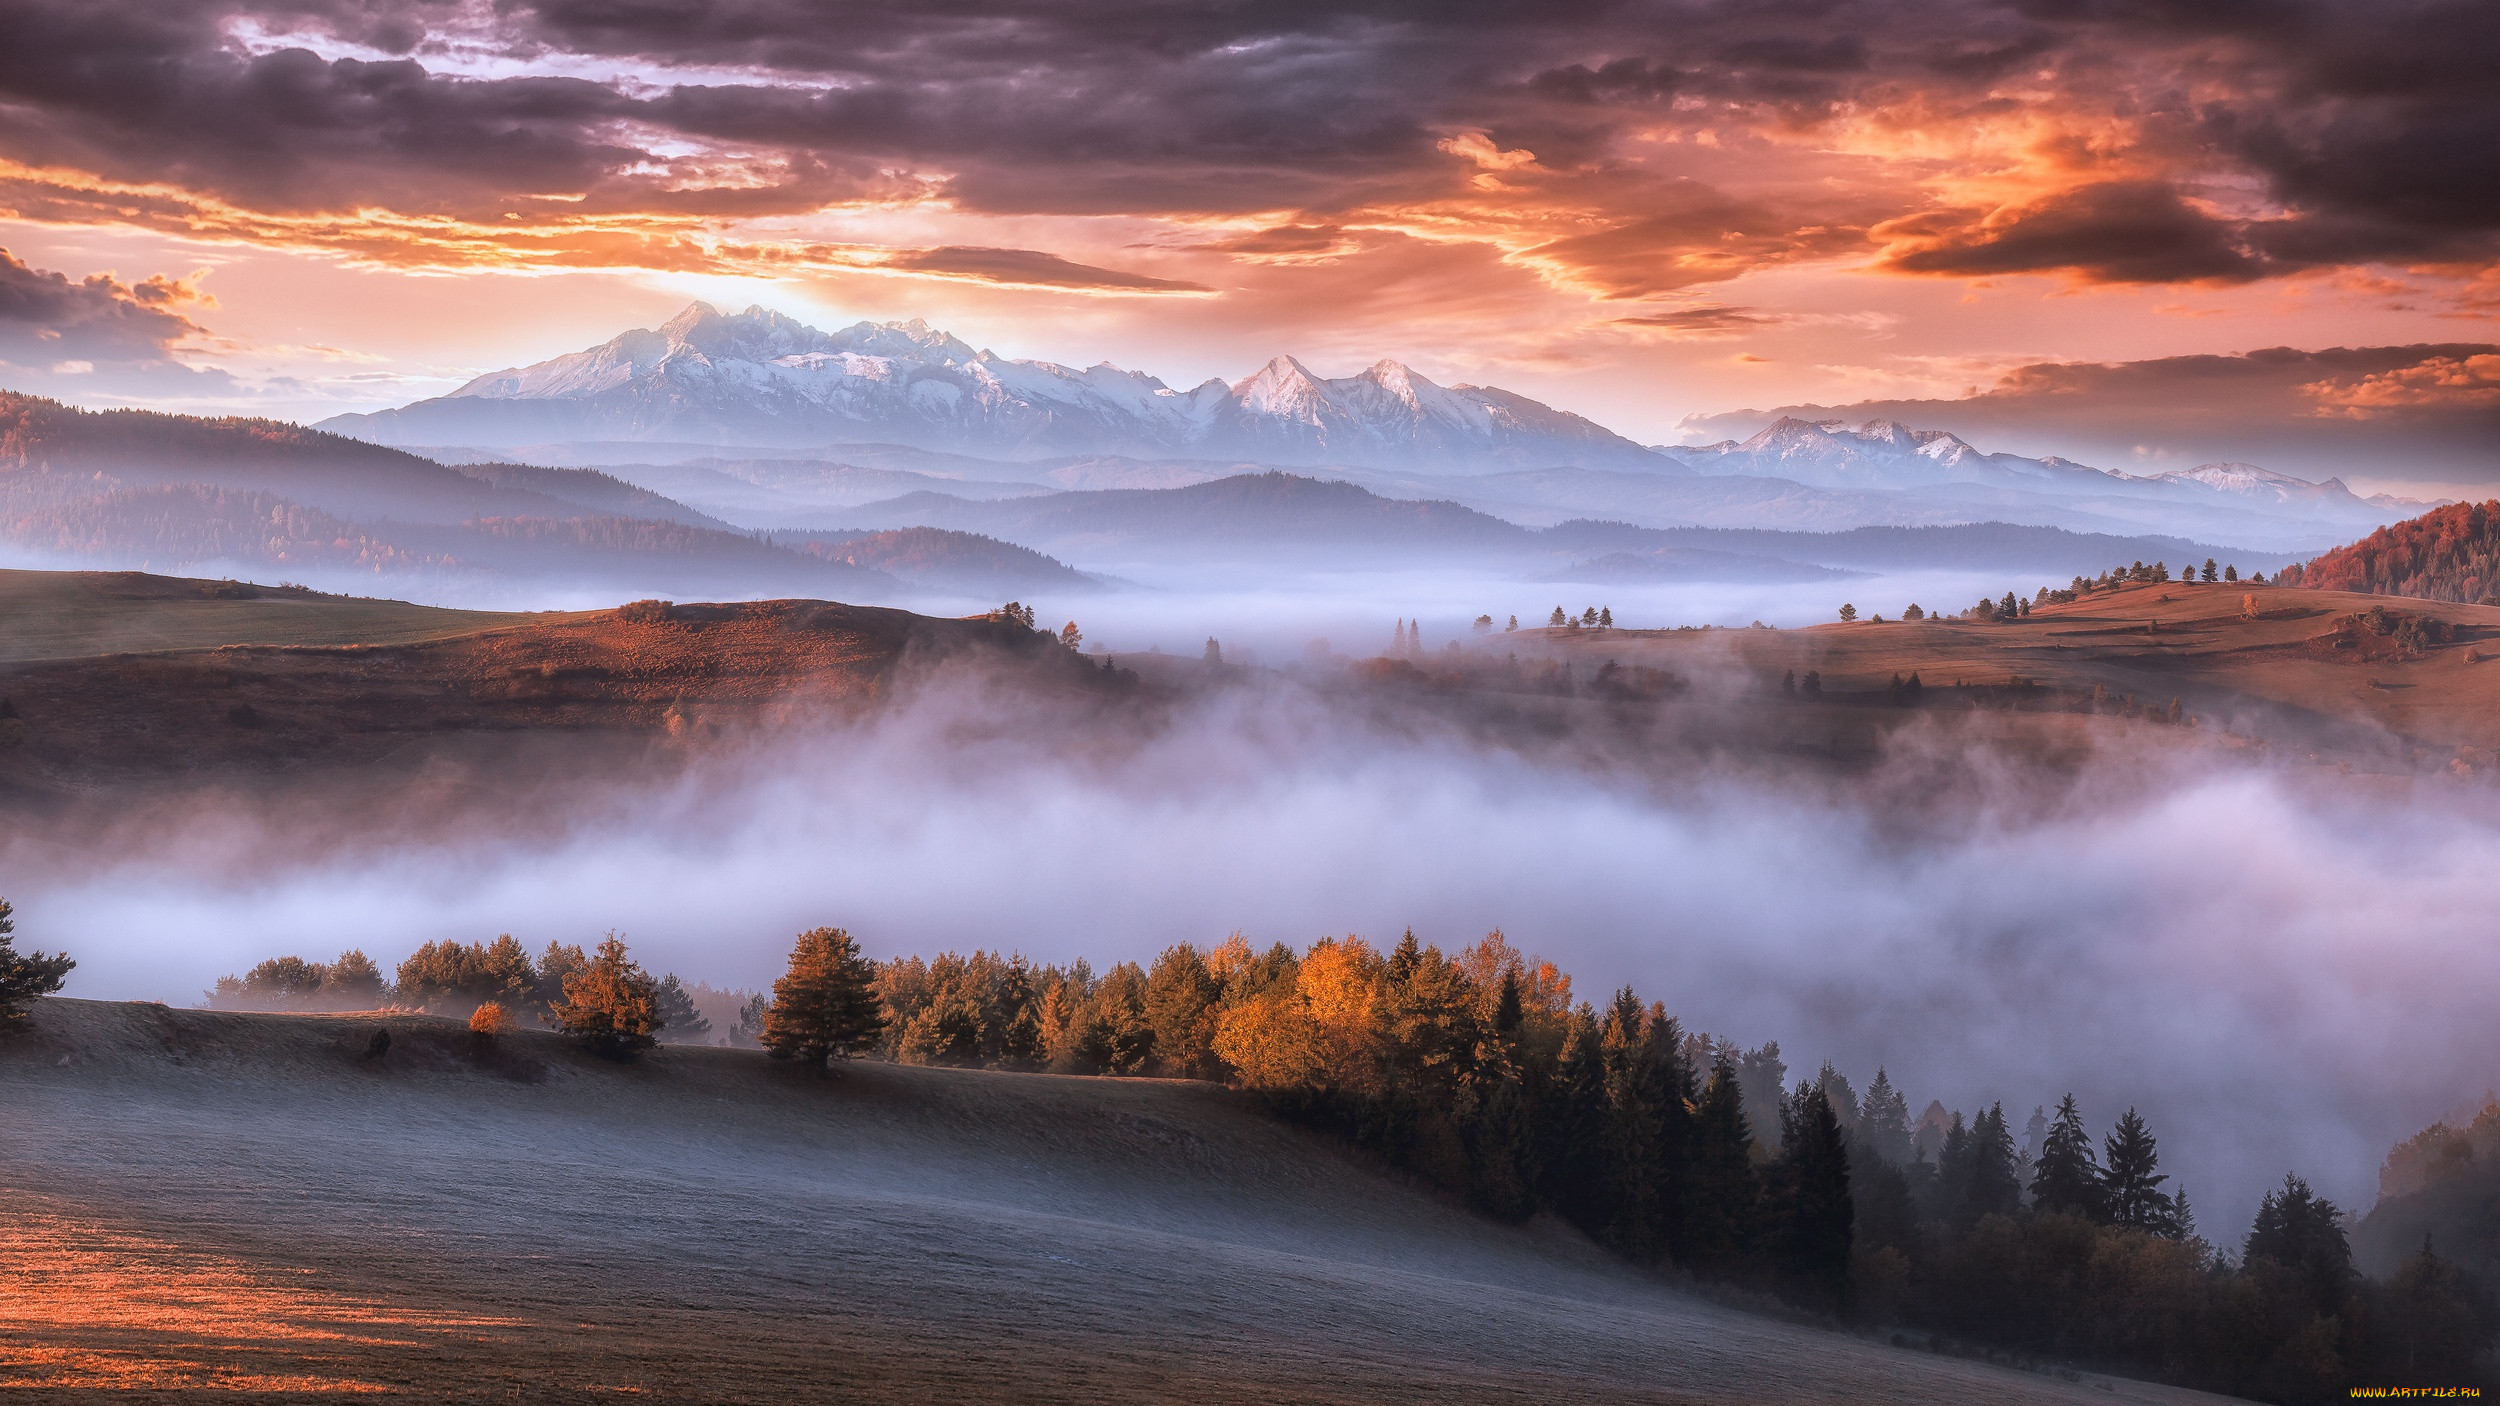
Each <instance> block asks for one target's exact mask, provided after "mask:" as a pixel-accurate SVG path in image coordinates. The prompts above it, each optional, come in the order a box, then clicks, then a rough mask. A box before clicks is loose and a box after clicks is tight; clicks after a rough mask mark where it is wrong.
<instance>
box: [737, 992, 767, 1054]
mask: <svg viewBox="0 0 2500 1406" xmlns="http://www.w3.org/2000/svg"><path fill="white" fill-rule="evenodd" d="M772 1003H773V998H772V997H770V996H767V995H765V994H764V993H763V992H761V991H758V992H756V993H755V994H754V995H752V996H749V997H747V999H746V1004H744V1005H742V1006H740V1007H738V1023H737V1025H735V1026H733V1027H732V1028H731V1029H730V1032H729V1043H730V1044H732V1045H735V1046H737V1047H738V1048H740V1049H744V1050H757V1049H762V1048H763V1047H764V1012H765V1011H766V1010H767V1009H769V1008H770V1007H771V1005H772Z"/></svg>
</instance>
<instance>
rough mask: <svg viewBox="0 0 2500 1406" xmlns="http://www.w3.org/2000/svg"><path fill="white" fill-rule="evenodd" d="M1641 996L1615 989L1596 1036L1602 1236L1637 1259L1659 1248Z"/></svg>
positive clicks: (1652, 1097) (1654, 1124)
mask: <svg viewBox="0 0 2500 1406" xmlns="http://www.w3.org/2000/svg"><path fill="white" fill-rule="evenodd" d="M1643 1033H1644V1032H1643V1030H1642V1016H1641V1003H1640V998H1639V997H1637V996H1635V995H1633V994H1632V988H1631V987H1629V986H1627V987H1624V988H1623V989H1622V990H1620V991H1618V992H1616V993H1615V999H1614V1003H1613V1005H1611V1006H1610V1007H1608V1008H1607V1011H1606V1024H1605V1026H1604V1028H1603V1029H1602V1030H1601V1032H1600V1033H1599V1036H1598V1051H1599V1056H1600V1058H1601V1059H1602V1061H1603V1062H1604V1065H1605V1070H1606V1203H1607V1204H1606V1239H1607V1241H1608V1243H1610V1244H1612V1245H1613V1246H1614V1247H1615V1248H1616V1249H1617V1250H1619V1251H1621V1252H1623V1253H1624V1254H1626V1255H1628V1256H1630V1257H1632V1258H1633V1259H1636V1260H1647V1259H1651V1258H1654V1257H1655V1256H1656V1255H1657V1254H1658V1253H1659V1251H1660V1250H1661V1249H1662V1248H1663V1246H1662V1243H1661V1239H1662V1238H1661V1236H1660V1234H1659V1231H1660V1226H1659V1224H1658V1215H1657V1213H1658V1209H1659V1196H1658V1183H1659V1170H1660V1168H1659V1165H1658V1153H1659V1145H1658V1135H1659V1131H1660V1129H1659V1117H1658V1112H1659V1110H1658V1104H1659V1098H1658V1089H1657V1087H1656V1081H1655V1080H1653V1079H1652V1078H1651V1073H1652V1070H1651V1067H1650V1062H1649V1059H1648V1057H1647V1048H1646V1046H1647V1042H1646V1041H1645V1040H1644V1039H1643V1038H1642V1037H1643Z"/></svg>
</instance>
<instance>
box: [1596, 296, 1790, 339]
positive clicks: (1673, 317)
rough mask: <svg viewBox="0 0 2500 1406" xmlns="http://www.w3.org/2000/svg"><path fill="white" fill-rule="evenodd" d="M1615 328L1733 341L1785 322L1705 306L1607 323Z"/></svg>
mask: <svg viewBox="0 0 2500 1406" xmlns="http://www.w3.org/2000/svg"><path fill="white" fill-rule="evenodd" d="M1608 320H1609V321H1610V322H1612V323H1613V324H1614V325H1615V326H1617V327H1652V328H1656V329H1658V330H1659V331H1662V332H1670V333H1677V334H1680V335H1683V336H1687V337H1733V336H1736V335H1738V334H1740V333H1745V332H1751V331H1753V330H1755V329H1757V328H1762V327H1776V326H1778V325H1779V324H1780V323H1782V322H1785V321H1787V320H1788V319H1786V318H1784V317H1782V316H1780V315H1779V314H1777V313H1768V312H1764V311H1762V310H1761V309H1759V308H1737V307H1729V306H1727V305H1726V304H1724V303H1704V304H1702V305H1700V306H1698V307H1689V308H1677V309H1675V310H1673V311H1671V312H1654V313H1644V314H1642V315H1640V316H1638V317H1617V318H1610V319H1608Z"/></svg>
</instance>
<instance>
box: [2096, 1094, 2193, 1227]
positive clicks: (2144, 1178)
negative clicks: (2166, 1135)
mask: <svg viewBox="0 0 2500 1406" xmlns="http://www.w3.org/2000/svg"><path fill="white" fill-rule="evenodd" d="M2102 1155H2103V1158H2104V1169H2103V1171H2102V1172H2101V1196H2102V1200H2103V1203H2104V1205H2105V1206H2106V1208H2107V1209H2106V1214H2107V1216H2108V1218H2109V1223H2110V1224H2112V1225H2119V1226H2125V1227H2127V1228H2128V1229H2130V1230H2145V1231H2150V1232H2152V1233H2153V1234H2155V1235H2168V1236H2176V1235H2177V1234H2178V1232H2179V1223H2178V1207H2177V1206H2176V1205H2175V1204H2173V1203H2172V1201H2171V1199H2170V1196H2169V1194H2168V1193H2167V1192H2165V1191H2163V1190H2162V1189H2161V1184H2162V1183H2163V1182H2165V1181H2168V1180H2170V1178H2168V1177H2166V1176H2163V1175H2162V1174H2161V1172H2160V1170H2159V1169H2160V1166H2161V1154H2160V1153H2159V1152H2158V1151H2157V1150H2156V1149H2155V1148H2154V1146H2153V1134H2152V1131H2151V1130H2150V1129H2148V1128H2146V1127H2145V1126H2144V1119H2143V1118H2142V1117H2141V1116H2139V1115H2138V1114H2137V1113H2136V1111H2135V1110H2134V1109H2132V1108H2130V1109H2128V1110H2127V1111H2126V1114H2125V1116H2123V1117H2121V1118H2120V1119H2119V1120H2118V1126H2117V1127H2115V1128H2113V1129H2111V1130H2110V1134H2109V1137H2108V1138H2107V1139H2106V1140H2105V1141H2104V1142H2103V1143H2102Z"/></svg>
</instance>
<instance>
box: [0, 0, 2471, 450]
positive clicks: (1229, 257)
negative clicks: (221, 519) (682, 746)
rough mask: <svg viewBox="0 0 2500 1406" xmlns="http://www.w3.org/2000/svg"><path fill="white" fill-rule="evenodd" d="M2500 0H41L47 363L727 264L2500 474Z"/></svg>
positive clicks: (196, 397)
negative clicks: (643, 0)
mask: <svg viewBox="0 0 2500 1406" xmlns="http://www.w3.org/2000/svg"><path fill="white" fill-rule="evenodd" d="M2495 65H2500V9H2496V8H2495V7H2493V6H2491V5H2489V4H2487V3H2482V2H2481V0H2393V3H2384V4H2368V5H2363V4H2358V3H2347V4H2337V3H2324V2H2323V0H2307V2H2306V3H2303V2H2301V0H2285V2H2284V3H2269V2H2268V0H1933V2H1932V3H1920V4H1909V3H1906V0H1718V2H1716V3H1710V2H1686V0H1666V2H1663V3H1662V2H1660V0H1625V2H1624V3H1606V2H1605V0H1553V3H1546V4H1540V5H1534V6H1521V5H1516V4H1481V3H1470V2H1469V0H1431V3H1422V0H1373V3H1360V0H1358V2H1357V3H1328V4H1310V3H1291V2H1288V3H1268V4H1259V5H1248V4H1234V3H1225V4H1212V3H1192V4H1176V3H1157V2H1156V0H1118V3H1113V0H1021V2H1020V3H1016V4H1000V3H995V0H989V2H988V3H984V2H983V0H922V3H915V4H911V5H890V4H887V5H867V4H842V3H815V4H810V3H801V2H800V0H719V3H713V4H708V5H700V6H692V5H689V6H660V5H627V4H616V3H612V2H611V0H542V2H540V3H531V0H443V2H442V3H429V2H428V0H267V3H229V2H228V0H204V2H203V3H196V4H184V5H179V6H174V5H164V4H161V3H150V0H76V2H75V3H71V0H0V247H4V248H5V249H6V250H7V251H8V253H7V255H6V256H5V258H0V385H6V386H8V387H10V388H13V389H20V390H28V391H35V392H39V393H43V394H49V395H57V396H61V397H64V398H67V399H71V400H73V401H76V402H79V403H82V404H90V405H107V404H145V405H153V406H159V407H162V408H169V409H183V410H195V411H216V412H221V413H223V412H249V413H260V414H270V415H276V416H282V417H287V418H302V419H313V418H318V417H320V416H323V415H327V414H331V413H336V412H338V411H341V410H351V409H372V408H378V407H380V406H384V405H391V404H399V403H404V402H406V401H408V400H412V399H417V398H421V397H423V396H426V395H432V394H439V393H442V392H443V391H446V390H448V389H451V388H452V387H454V386H456V385H458V384H459V383H460V382H461V381H463V380H465V379H467V378H468V377H470V376H472V375H475V374H477V373H480V372H483V371H487V370H493V369H497V368H500V367H504V366H510V365H516V364H526V363H528V362H531V361H535V360H539V359H542V358H544V357H547V356H550V355H554V354H557V353H560V352H565V351H571V350H576V349H578V348H581V347H583V346H587V345H591V344H594V343H597V342H600V341H604V340H606V339H607V338H608V337H610V336H613V335H614V334H615V333H617V332H619V331H622V330H625V329H626V328H629V327H635V326H650V325H654V324H656V323H658V322H660V321H662V320H664V319H665V318H667V317H668V316H669V315H671V314H672V313H674V312H675V311H677V310H678V309H679V308H681V307H682V306H684V305H685V303H687V302H688V301H690V300H693V299H696V298H701V299H704V300H707V301H711V302H714V303H715V304H719V305H723V306H727V307H743V306H745V305H747V304H749V303H761V304H764V305H766V306H770V307H774V308H778V309H781V310H783V311H787V312H789V313H791V314H793V315H796V316H799V317H802V318H804V319H807V320H809V321H813V322H816V323H818V324H819V325H838V324H840V323H844V322H848V321H850V320H854V319H858V318H874V319H889V318H903V317H913V316H919V317H925V318H927V319H929V320H930V321H931V322H933V323H936V324H938V325H940V326H943V327H946V328H949V329H950V330H952V331H954V332H956V333H957V334H958V335H960V336H963V337H964V338H966V339H967V340H969V341H971V342H973V343H974V344H975V345H978V346H982V347H987V348H990V349H993V350H995V351H997V352H999V353H1000V354H1002V355H1006V356H1019V357H1041V358H1047V359H1050V360H1055V361H1060V362H1064V363H1068V364H1072V365H1088V364H1092V363H1094V362H1097V361H1103V360H1109V361H1112V362H1115V363H1117V364H1120V365H1123V366H1127V367H1132V368H1135V369H1139V370H1144V371H1147V372H1150V373H1153V374H1156V375H1159V376H1161V377H1163V378H1164V379H1165V380H1166V381H1167V382H1169V383H1171V384H1174V385H1176V386H1186V385H1190V384H1194V383H1196V382H1198V381H1200V380H1203V379H1205V378H1206V377H1209V376H1221V377H1225V378H1227V379H1237V378H1240V377H1242V376H1246V375H1248V374H1249V373H1250V372H1251V371H1253V370H1254V369H1255V368H1256V367H1258V366H1259V365H1260V364H1262V363H1263V362H1265V361H1266V360H1267V359H1268V358H1269V357H1270V356H1273V355H1275V354H1278V353H1289V354H1292V355H1296V356H1298V357H1300V358H1302V359H1303V360H1304V361H1305V362H1306V363H1308V364H1310V365H1311V366H1312V367H1313V369H1315V370H1317V371H1319V372H1320V373H1321V374H1324V375H1346V374H1351V373H1353V372H1354V371H1357V370H1359V369H1360V368H1361V367H1363V366H1365V365H1368V364H1369V363H1371V362H1372V361H1374V360H1376V359H1378V358H1381V357H1395V358H1397V359H1399V360H1402V361H1405V362H1407V363H1409V364H1410V365H1412V366H1414V367H1415V368H1417V369H1418V370H1420V371H1422V372H1423V373H1424V374H1426V375H1428V376H1431V377H1433V378H1435V379H1438V380H1442V381H1445V382H1470V383H1477V384H1497V385H1502V386H1505V387H1508V388H1511V389H1514V390H1517V391H1520V392H1522V393H1525V394H1528V395H1531V396H1534V397H1536V398H1538V399H1541V400H1545V401H1547V402H1549V403H1552V404H1555V405H1558V406H1561V407H1563V408H1565V409H1569V410H1574V411H1577V412H1579V413H1582V414H1586V415H1589V416H1591V417H1592V418H1595V419H1597V420H1598V421H1600V422H1601V423H1604V424H1606V425H1608V426H1609V427H1611V428H1614V429H1616V430H1618V431H1619V432H1621V433H1624V434H1627V435H1630V436H1632V437H1634V438H1636V439H1639V440H1642V441H1643V442H1650V443H1660V442H1701V441H1705V440H1708V439H1714V438H1717V437H1719V436H1720V435H1721V434H1727V433H1741V432H1748V431H1749V430H1750V428H1752V427H1755V426H1758V425H1759V424H1760V423H1762V422H1763V421H1764V419H1765V415H1764V414H1763V413H1741V412H1768V411H1771V410H1773V409H1776V408H1781V407H1804V406H1811V407H1818V409H1817V410H1816V411H1814V412H1813V413H1817V414H1821V413H1826V412H1828V413H1834V414H1849V415H1856V414H1873V413H1883V414H1892V415H1898V416H1899V417H1901V418H1905V419H1910V420H1912V421H1913V423H1919V424H1922V425H1936V426H1940V427H1944V428H1957V429H1961V428H1965V427H1968V428H1967V429H1965V432H1966V433H1973V434H1975V435H1976V436H1977V437H1979V438H1980V439H1981V441H1982V442H1983V444H1984V446H1985V447H1988V448H2008V449H2015V450H2018V451H2021V452H2031V453H2041V452H2062V453H2066V454H2069V455H2070V456H2073V457H2077V458H2083V459H2085V460H2086V461H2087V462H2095V463H2098V464H2101V465H2102V466H2105V467H2115V468H2131V469H2132V468H2140V467H2145V466H2152V467H2167V466H2176V465H2179V464H2183V463H2188V462H2202V461H2207V460H2212V459H2249V460H2255V461H2258V462H2265V463H2269V464H2270V465H2272V466H2277V467H2284V468H2288V469H2291V470H2293V471H2296V472H2302V473H2305V474H2307V475H2309V476H2313V477H2323V476H2324V473H2326V472H2330V471H2332V472H2342V473H2344V474H2345V476H2346V477H2347V478H2348V479H2351V480H2353V481H2354V482H2355V483H2356V484H2357V485H2358V486H2365V487H2367V486H2408V485H2431V486H2439V485H2468V486H2471V485H2481V484H2487V483H2489V482H2492V481H2496V480H2500V455H2495V451H2494V448H2493V446H2494V445H2500V346H2495V345H2494V343H2495V341H2500V336H2496V335H2495V329H2494V327H2493V322H2494V319H2495V318H2496V317H2500V259H2496V258H2495V248H2496V247H2500V101H2496V100H2495V99H2494V98H2493V97H2492V94H2491V84H2490V80H2489V75H2490V74H2491V73H2492V72H2493V71H2495Z"/></svg>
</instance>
